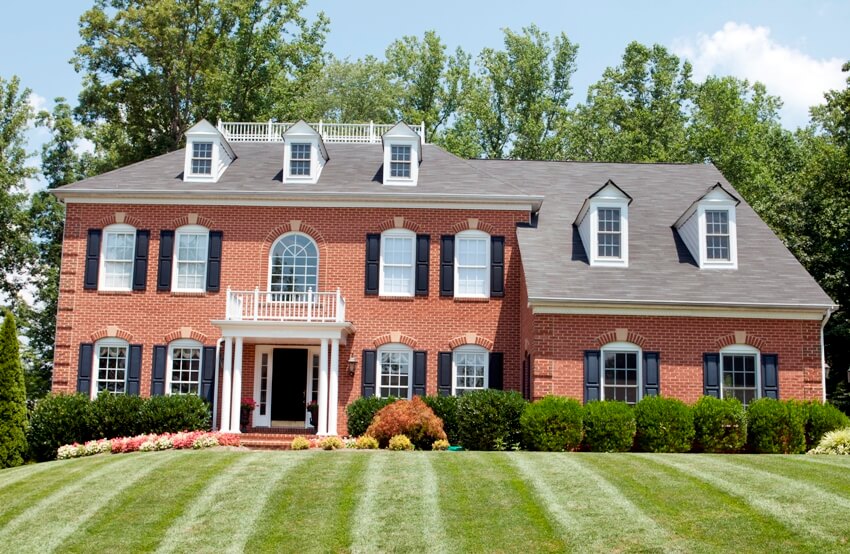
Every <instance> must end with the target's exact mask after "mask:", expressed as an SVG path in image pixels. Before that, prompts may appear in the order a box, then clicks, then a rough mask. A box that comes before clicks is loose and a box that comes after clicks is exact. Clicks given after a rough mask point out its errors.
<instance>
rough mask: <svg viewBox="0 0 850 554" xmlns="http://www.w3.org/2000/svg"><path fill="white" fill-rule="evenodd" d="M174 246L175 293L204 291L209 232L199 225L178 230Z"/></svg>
mask: <svg viewBox="0 0 850 554" xmlns="http://www.w3.org/2000/svg"><path fill="white" fill-rule="evenodd" d="M176 236H177V238H176V241H175V245H174V262H175V267H176V269H177V270H176V271H175V272H174V283H173V286H172V290H175V291H183V292H185V291H190V292H193V291H203V290H205V289H206V281H207V256H208V245H207V242H208V240H209V231H207V229H206V228H204V227H200V226H197V225H189V226H186V227H181V228H179V229H177V233H176Z"/></svg>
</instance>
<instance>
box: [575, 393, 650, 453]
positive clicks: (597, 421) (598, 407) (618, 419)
mask: <svg viewBox="0 0 850 554" xmlns="http://www.w3.org/2000/svg"><path fill="white" fill-rule="evenodd" d="M636 431H637V425H636V423H635V409H634V408H633V407H631V406H629V405H628V404H626V403H625V402H616V401H613V400H611V401H605V402H588V403H587V404H585V406H584V447H585V448H587V449H588V450H590V451H591V452H628V451H629V450H631V449H632V446H634V442H635V433H636Z"/></svg>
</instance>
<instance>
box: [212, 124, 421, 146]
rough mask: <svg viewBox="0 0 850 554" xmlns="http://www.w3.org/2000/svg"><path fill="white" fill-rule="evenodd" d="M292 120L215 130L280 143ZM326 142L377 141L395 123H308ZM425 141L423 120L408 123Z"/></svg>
mask: <svg viewBox="0 0 850 554" xmlns="http://www.w3.org/2000/svg"><path fill="white" fill-rule="evenodd" d="M292 125H294V123H279V122H276V121H267V122H265V123H263V122H257V123H249V122H239V121H219V122H218V125H217V127H218V130H219V131H220V132H221V134H222V135H224V138H225V139H227V141H228V142H283V133H285V132H286V130H287V129H289V128H290V127H291V126H292ZM309 125H310V126H311V127H312V128H313V129H315V130H316V131H317V132H318V133H319V134H320V135H321V136H322V140H324V141H325V142H344V143H364V144H369V143H379V142H381V136H382V135H383V134H384V133H386V132H387V131H389V130H390V129H392V128H393V127H395V124H394V123H373V122H369V123H325V122H323V121H319V122H318V123H310V124H309ZM410 128H411V129H413V130H414V131H415V132H416V133H418V134H419V136H420V137H422V142H423V143H424V142H425V123H424V122H423V123H422V124H420V125H410Z"/></svg>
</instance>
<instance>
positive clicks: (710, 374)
mask: <svg viewBox="0 0 850 554" xmlns="http://www.w3.org/2000/svg"><path fill="white" fill-rule="evenodd" d="M702 372H703V383H704V389H703V394H704V395H705V396H713V397H715V398H720V354H703V355H702Z"/></svg>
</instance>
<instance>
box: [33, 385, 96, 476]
mask: <svg viewBox="0 0 850 554" xmlns="http://www.w3.org/2000/svg"><path fill="white" fill-rule="evenodd" d="M93 438H95V437H94V430H93V425H92V422H91V402H90V401H89V398H88V397H87V396H84V395H82V394H55V395H54V394H51V395H48V396H45V397H44V398H42V399H41V400H38V401H37V402H36V403H35V408H33V411H32V415H31V416H30V425H29V429H28V430H27V440H28V442H29V449H30V456H31V457H32V458H33V459H35V460H37V461H39V462H44V461H47V460H52V459H54V458H56V450H57V449H58V448H59V447H60V446H62V445H66V444H73V443H84V442H86V441H90V440H92V439H93Z"/></svg>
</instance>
